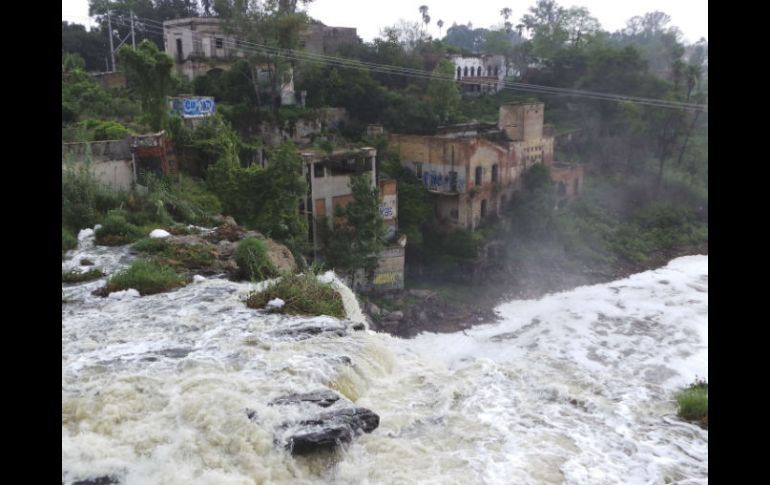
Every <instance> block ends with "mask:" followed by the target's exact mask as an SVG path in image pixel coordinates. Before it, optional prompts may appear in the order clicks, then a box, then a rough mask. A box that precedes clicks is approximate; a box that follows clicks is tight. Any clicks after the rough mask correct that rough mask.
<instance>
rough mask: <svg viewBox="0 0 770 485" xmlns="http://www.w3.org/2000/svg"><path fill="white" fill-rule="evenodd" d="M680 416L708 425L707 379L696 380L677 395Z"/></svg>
mask: <svg viewBox="0 0 770 485" xmlns="http://www.w3.org/2000/svg"><path fill="white" fill-rule="evenodd" d="M676 402H677V405H678V407H679V417H680V418H682V419H685V420H687V421H695V422H698V423H699V424H701V425H703V426H708V417H709V385H708V383H707V382H706V381H705V380H696V381H695V382H694V383H693V384H691V385H690V387H688V388H687V389H684V390H683V391H680V392H679V393H677V395H676Z"/></svg>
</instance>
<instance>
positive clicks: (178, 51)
mask: <svg viewBox="0 0 770 485" xmlns="http://www.w3.org/2000/svg"><path fill="white" fill-rule="evenodd" d="M176 56H177V59H179V61H182V60H184V54H183V53H182V39H177V40H176Z"/></svg>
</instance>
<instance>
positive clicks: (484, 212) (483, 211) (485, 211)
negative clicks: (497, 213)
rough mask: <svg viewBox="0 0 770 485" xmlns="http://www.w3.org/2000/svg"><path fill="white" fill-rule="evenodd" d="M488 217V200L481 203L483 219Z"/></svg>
mask: <svg viewBox="0 0 770 485" xmlns="http://www.w3.org/2000/svg"><path fill="white" fill-rule="evenodd" d="M485 217H487V199H484V200H482V201H481V218H482V219H484V218H485Z"/></svg>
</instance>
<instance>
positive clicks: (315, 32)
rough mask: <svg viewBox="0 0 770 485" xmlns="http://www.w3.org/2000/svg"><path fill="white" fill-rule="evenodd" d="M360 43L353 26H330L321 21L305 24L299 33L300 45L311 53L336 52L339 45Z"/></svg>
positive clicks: (328, 53) (332, 53) (331, 53)
mask: <svg viewBox="0 0 770 485" xmlns="http://www.w3.org/2000/svg"><path fill="white" fill-rule="evenodd" d="M358 44H361V38H360V37H358V33H357V31H356V29H355V28H354V27H331V26H328V25H324V24H322V23H321V22H315V23H311V24H308V25H306V26H305V28H304V29H303V30H302V33H301V34H300V47H301V48H303V49H304V50H306V51H307V52H310V53H313V54H326V55H334V54H337V53H338V51H339V50H340V48H341V47H343V46H349V45H358Z"/></svg>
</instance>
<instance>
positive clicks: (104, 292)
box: [91, 286, 110, 298]
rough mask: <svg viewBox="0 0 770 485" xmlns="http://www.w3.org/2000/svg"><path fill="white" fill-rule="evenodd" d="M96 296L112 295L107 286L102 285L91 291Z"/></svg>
mask: <svg viewBox="0 0 770 485" xmlns="http://www.w3.org/2000/svg"><path fill="white" fill-rule="evenodd" d="M91 294H92V295H94V296H101V297H102V298H106V297H108V296H109V295H110V292H109V291H107V287H106V286H102V287H101V288H97V289H95V290H94V291H92V292H91Z"/></svg>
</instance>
